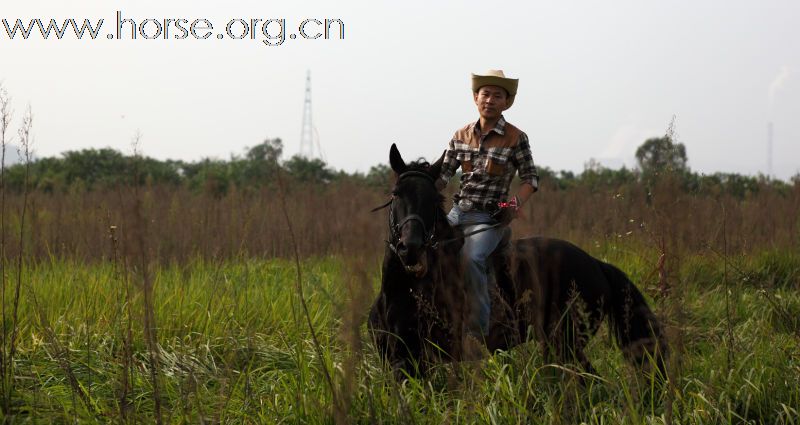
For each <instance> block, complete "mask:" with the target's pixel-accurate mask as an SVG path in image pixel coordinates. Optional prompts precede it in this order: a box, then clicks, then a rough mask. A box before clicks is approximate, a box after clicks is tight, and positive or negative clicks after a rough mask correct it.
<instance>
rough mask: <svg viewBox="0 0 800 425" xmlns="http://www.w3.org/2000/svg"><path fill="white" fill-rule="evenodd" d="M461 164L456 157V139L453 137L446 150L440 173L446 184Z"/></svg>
mask: <svg viewBox="0 0 800 425" xmlns="http://www.w3.org/2000/svg"><path fill="white" fill-rule="evenodd" d="M460 165H461V164H459V163H458V159H456V147H455V140H454V139H451V140H450V144H449V145H448V146H447V150H446V151H445V152H444V161H442V172H441V174H439V178H441V179H442V180H444V183H445V185H446V184H447V183H449V182H450V178H452V177H453V175H454V174H455V173H456V170H458V167H459V166H460Z"/></svg>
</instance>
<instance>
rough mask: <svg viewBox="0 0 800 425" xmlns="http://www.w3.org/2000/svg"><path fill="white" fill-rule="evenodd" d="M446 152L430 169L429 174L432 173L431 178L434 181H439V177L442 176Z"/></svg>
mask: <svg viewBox="0 0 800 425" xmlns="http://www.w3.org/2000/svg"><path fill="white" fill-rule="evenodd" d="M445 152H447V151H443V152H442V156H440V157H439V159H437V160H436V162H434V163H433V164H431V167H430V168H429V169H428V173H430V175H431V177H433V179H434V180H436V179H438V178H439V175H440V174H442V163H443V162H444V154H445Z"/></svg>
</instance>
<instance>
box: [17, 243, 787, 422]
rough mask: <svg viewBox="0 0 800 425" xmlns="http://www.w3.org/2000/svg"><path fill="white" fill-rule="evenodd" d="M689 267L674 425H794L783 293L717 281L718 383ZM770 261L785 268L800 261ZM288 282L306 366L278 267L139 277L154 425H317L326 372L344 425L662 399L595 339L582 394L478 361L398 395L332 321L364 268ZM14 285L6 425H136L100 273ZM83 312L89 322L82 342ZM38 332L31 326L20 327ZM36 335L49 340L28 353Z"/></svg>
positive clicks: (85, 271)
mask: <svg viewBox="0 0 800 425" xmlns="http://www.w3.org/2000/svg"><path fill="white" fill-rule="evenodd" d="M594 253H595V254H597V255H605V256H606V257H607V258H609V259H611V260H613V261H615V262H616V263H617V264H620V266H621V267H623V268H624V269H628V270H631V271H632V273H633V274H639V275H641V274H644V273H645V272H646V270H645V268H643V267H642V265H641V264H638V265H637V263H636V261H635V260H633V261H632V260H631V259H632V257H631V256H630V254H629V253H626V252H624V251H620V250H618V249H616V248H614V247H612V246H610V245H602V246H601V247H600V249H596V250H595V252H594ZM691 258H692V260H693V261H687V262H685V263H684V266H683V267H684V269H683V270H681V271H680V275H681V276H682V277H684V278H686V279H687V282H691V281H694V282H698V283H687V284H686V285H685V286H684V287H683V290H684V296H683V300H684V303H685V309H686V311H685V314H686V320H685V323H684V324H683V327H684V329H683V332H684V344H685V347H684V350H683V351H684V357H683V359H682V363H683V366H682V369H683V370H682V373H681V374H680V376H679V378H678V379H677V380H676V382H675V383H674V385H675V387H676V389H677V392H676V395H675V399H674V408H673V415H674V419H675V420H674V422H675V423H710V422H711V423H718V422H723V423H728V422H738V421H742V422H744V421H752V422H755V423H787V424H788V423H797V422H798V412H797V410H796V409H797V406H798V405H800V338H798V336H797V334H796V332H797V323H796V322H795V323H786V322H784V321H783V317H784V316H783V315H782V314H783V310H786V311H791V312H794V313H797V312H800V295H798V292H797V289H796V287H794V288H787V287H781V288H775V289H774V290H773V291H772V292H771V296H772V297H773V301H774V302H776V303H777V305H773V304H772V303H770V302H766V301H765V298H764V295H763V293H762V291H761V289H760V287H759V285H760V284H761V283H762V282H753V281H752V280H750V278H747V277H748V276H755V275H758V273H760V272H761V271H762V270H761V268H762V264H761V263H760V262H759V261H756V260H753V259H750V260H746V261H743V262H742V263H740V264H739V267H740V268H741V269H742V270H743V272H745V273H746V275H742V276H739V277H735V278H732V282H731V285H732V286H736V289H737V292H736V293H737V294H739V296H738V297H737V298H736V299H734V300H732V303H731V307H732V309H731V314H733V315H734V317H735V320H734V321H733V327H732V331H733V332H734V334H735V341H736V343H737V345H738V346H737V348H736V350H737V352H738V353H739V354H740V357H739V358H738V361H737V362H736V364H735V368H733V369H732V370H729V369H728V368H727V366H726V357H727V353H726V350H724V349H723V350H720V349H719V348H720V347H721V346H723V344H724V340H725V339H726V334H727V332H728V330H727V329H726V325H725V322H726V308H725V298H724V294H723V293H722V292H723V287H722V286H721V285H708V284H707V283H703V282H709V281H711V282H717V283H721V281H719V280H718V279H719V276H720V275H721V274H722V273H724V271H723V267H724V266H723V265H722V264H721V263H720V262H719V261H709V260H708V259H706V258H703V257H691ZM695 259H696V260H695ZM787 261H790V262H791V264H793V267H794V268H795V269H797V268H800V256H798V255H792V256H790V260H787ZM301 265H302V267H303V270H304V276H305V280H306V282H307V283H308V285H307V291H306V292H305V296H306V298H307V305H308V309H309V319H310V320H311V324H312V326H313V328H314V329H316V330H317V331H318V338H319V342H320V344H319V347H320V348H321V350H322V352H321V353H320V352H318V351H317V349H315V345H314V344H313V342H312V339H311V335H310V330H309V328H308V327H307V326H305V325H304V324H303V323H302V322H300V323H296V322H295V320H294V319H293V317H292V311H291V308H292V307H291V306H292V305H293V304H294V305H296V304H297V302H298V301H299V300H298V298H297V297H298V294H297V291H296V290H295V287H294V283H293V281H294V280H295V273H296V271H295V265H294V264H293V262H291V261H285V260H257V259H239V260H232V261H225V262H207V261H204V260H202V259H200V258H196V259H194V260H192V261H190V262H188V263H187V264H185V265H177V264H175V265H171V266H164V267H158V268H156V269H155V270H154V276H153V279H154V294H153V298H154V300H155V304H154V314H155V316H156V317H157V323H159V333H158V344H157V347H158V357H159V359H160V361H159V362H158V363H157V364H158V367H159V368H160V373H161V376H162V377H163V379H162V384H163V395H162V401H163V403H164V406H163V407H164V408H163V413H164V421H165V422H172V423H198V422H202V421H212V422H216V421H233V422H261V423H281V422H284V423H287V422H288V423H293V422H311V423H327V422H331V421H333V418H334V407H335V403H334V401H333V398H332V392H331V390H330V387H329V385H328V384H327V383H326V380H325V378H324V376H325V372H324V370H325V368H327V369H328V370H330V371H332V373H333V376H332V379H333V380H334V382H335V383H336V385H337V389H338V390H339V393H340V394H346V397H347V400H348V402H347V404H343V403H341V402H340V405H344V406H346V410H345V418H347V419H348V420H349V421H352V422H377V423H409V421H410V420H413V421H414V422H417V423H441V422H442V421H444V422H455V423H475V422H479V423H492V422H500V423H530V422H541V421H543V422H556V423H578V422H587V423H609V422H611V423H642V422H646V423H664V422H665V403H664V400H665V399H666V397H668V393H667V390H664V389H663V388H660V387H658V386H657V385H655V386H654V385H653V382H651V381H649V380H647V379H646V378H645V377H643V376H641V375H639V374H638V373H635V372H634V371H633V370H632V369H631V368H630V366H628V365H627V364H626V363H625V362H624V361H623V359H622V356H621V354H620V353H619V351H618V350H616V349H615V348H613V347H612V346H611V343H610V339H611V338H610V336H609V335H608V334H607V330H606V329H605V328H604V329H603V330H601V335H600V336H599V337H598V338H595V339H593V340H592V342H591V343H590V346H589V348H588V354H589V356H590V358H591V359H592V360H593V363H594V365H595V367H596V369H597V371H598V376H599V377H598V378H596V379H589V380H588V382H587V383H586V384H585V385H584V386H581V385H580V384H578V381H576V380H574V379H570V378H569V377H570V376H573V375H574V374H575V373H577V372H568V373H566V374H565V373H563V372H564V371H563V370H562V369H560V367H557V366H555V365H549V364H544V363H543V361H542V358H541V356H540V355H539V352H538V350H537V348H536V347H535V346H532V345H523V346H521V347H519V348H517V349H514V350H512V351H510V352H507V353H501V354H498V355H496V356H494V357H492V358H490V359H488V360H487V361H485V362H483V363H482V365H481V367H480V368H479V369H478V373H476V374H470V373H467V374H460V373H458V369H459V367H458V366H454V365H443V366H441V367H440V368H438V369H437V370H435V371H434V373H433V375H432V377H431V378H430V379H428V380H411V381H407V382H404V383H400V384H398V383H396V382H395V381H394V377H393V374H392V373H391V371H388V370H386V369H385V367H384V366H383V365H382V364H381V362H380V361H379V359H378V358H377V355H376V353H375V351H374V349H373V348H372V347H371V345H370V343H369V341H367V340H366V335H365V331H364V329H363V327H362V326H358V325H357V324H359V323H361V321H360V320H355V321H354V320H353V318H352V315H355V316H362V318H363V314H365V310H359V311H349V310H348V309H349V306H350V305H352V303H353V302H354V300H352V299H351V298H350V297H351V296H352V292H351V290H352V288H351V286H352V285H363V284H364V282H374V281H375V280H376V278H377V273H378V267H377V265H376V264H373V265H372V266H367V268H366V269H364V270H363V271H362V273H363V272H366V273H367V275H368V277H366V279H365V278H364V277H363V276H362V277H359V276H357V275H354V274H353V273H352V271H353V269H352V266H351V265H348V260H347V259H344V258H339V257H330V258H320V259H316V260H306V261H303V262H302V264H301ZM690 278H691V279H690ZM30 282H31V294H30V295H31V296H32V297H35V298H36V300H37V303H38V304H39V305H41V306H48V308H47V309H43V310H42V311H40V312H39V313H37V312H36V311H34V310H35V308H34V306H33V305H31V304H30V303H23V304H21V305H20V317H21V318H22V320H21V321H20V340H19V349H18V355H17V368H16V370H17V372H16V376H15V380H16V384H17V388H18V391H17V395H16V399H15V400H16V403H17V406H18V407H17V410H16V411H15V413H14V415H15V416H14V418H16V419H19V420H21V419H23V418H31V417H33V415H36V417H39V418H50V419H49V420H54V421H70V420H73V419H84V420H103V421H106V420H127V421H133V422H141V421H150V420H152V419H153V418H154V417H155V412H156V410H155V409H156V406H155V402H154V399H153V397H152V395H153V391H154V387H153V385H152V380H151V379H150V377H151V370H150V368H151V367H152V366H151V365H152V364H153V363H151V362H150V361H149V360H148V356H149V355H148V351H149V349H148V344H147V342H146V337H145V335H144V333H145V328H141V327H140V328H134V329H132V333H133V338H132V344H131V347H130V349H131V350H132V367H131V370H130V379H131V380H132V385H131V388H130V390H129V391H130V393H129V398H128V400H129V403H130V410H129V411H128V413H127V417H121V416H120V406H119V403H120V399H119V398H118V397H117V394H118V385H119V359H120V357H121V355H120V352H121V351H123V350H124V349H125V343H124V341H123V338H121V337H120V336H121V335H125V333H126V332H127V331H126V329H125V323H124V322H123V321H120V320H119V315H120V306H121V305H122V304H124V302H125V300H124V298H123V299H122V300H121V299H120V297H119V292H120V291H119V288H118V285H117V283H118V277H117V276H116V271H115V269H114V266H113V265H111V264H95V265H87V264H85V263H83V262H77V261H64V260H57V259H53V260H51V261H49V262H41V263H39V264H37V265H36V266H35V267H33V268H32V269H31V270H30ZM368 285H369V283H368ZM370 286H371V285H370ZM368 289H369V288H368ZM81 294H87V295H84V296H82V295H81ZM89 294H90V295H89ZM362 306H363V305H362ZM130 307H131V310H132V311H133V312H136V313H135V315H137V316H139V317H138V320H141V315H143V314H144V311H145V303H144V297H143V294H142V293H141V292H136V293H134V295H133V297H132V298H131V306H130ZM86 312H91V314H90V316H91V317H92V318H93V323H91V324H90V325H89V326H87V321H86ZM39 314H42V315H43V316H44V317H43V320H35V318H36V317H37V315H39ZM45 322H47V323H49V324H50V327H51V329H52V335H53V338H55V340H52V339H51V338H49V337H47V336H46V335H43V334H44V330H45V329H46V328H45V327H43V325H42V323H45ZM354 322H355V323H354ZM348 327H349V328H348ZM353 332H355V333H353ZM345 334H349V335H350V336H351V337H350V338H351V339H350V340H348V339H346V338H342V337H341V336H342V335H345ZM353 338H355V340H357V341H358V342H357V344H354V341H353ZM59 345H60V346H62V347H59ZM87 351H91V357H88V356H87V355H86V352H87ZM355 351H358V352H359V354H358V355H357V356H354V355H353V354H354V352H355ZM59 358H61V359H64V360H65V361H68V363H69V364H70V367H71V369H72V370H73V373H74V377H75V379H76V380H77V383H78V385H79V387H81V388H84V389H85V392H86V394H87V395H90V398H89V400H88V403H81V402H80V400H79V399H78V402H77V403H76V402H75V400H74V399H75V394H74V389H73V387H72V384H71V383H70V378H69V377H68V376H67V375H66V374H65V371H64V369H63V367H61V366H60V365H59V362H58V361H57V360H58V359H59ZM89 359H90V360H89ZM565 376H566V378H565ZM635 418H638V419H635Z"/></svg>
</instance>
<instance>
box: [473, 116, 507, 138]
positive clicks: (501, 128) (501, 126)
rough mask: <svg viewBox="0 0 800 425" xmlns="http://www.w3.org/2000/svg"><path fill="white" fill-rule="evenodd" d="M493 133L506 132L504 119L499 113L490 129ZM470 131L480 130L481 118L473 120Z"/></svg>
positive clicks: (502, 134)
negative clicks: (497, 118)
mask: <svg viewBox="0 0 800 425" xmlns="http://www.w3.org/2000/svg"><path fill="white" fill-rule="evenodd" d="M492 130H493V131H494V132H495V133H497V134H499V135H501V136H504V135H505V134H506V119H505V117H503V116H502V115H500V119H499V120H497V124H495V126H494V128H493V129H492ZM472 131H474V132H476V133H480V132H481V120H478V121H475V124H473V125H472Z"/></svg>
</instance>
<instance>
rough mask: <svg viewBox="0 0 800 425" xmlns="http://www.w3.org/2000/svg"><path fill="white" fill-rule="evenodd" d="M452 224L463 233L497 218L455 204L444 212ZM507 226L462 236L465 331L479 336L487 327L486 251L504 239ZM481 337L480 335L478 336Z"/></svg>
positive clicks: (481, 227) (488, 299) (487, 253)
mask: <svg viewBox="0 0 800 425" xmlns="http://www.w3.org/2000/svg"><path fill="white" fill-rule="evenodd" d="M447 221H449V222H450V225H452V226H460V227H461V229H462V230H463V231H464V233H469V232H473V231H475V230H480V229H483V228H486V227H489V226H491V225H492V224H494V223H496V221H495V220H494V219H493V218H492V217H491V215H489V213H487V212H483V211H466V212H465V211H461V209H460V208H459V207H458V206H457V205H453V208H452V209H451V210H450V212H449V213H448V214H447ZM506 229H507V228H506V227H496V228H494V229H490V230H486V231H484V232H481V233H478V234H476V235H472V236H468V237H466V238H464V246H463V247H462V248H461V258H462V261H463V263H464V267H465V271H466V273H465V276H464V283H465V285H464V288H465V290H466V292H467V301H468V302H470V304H471V305H470V306H469V307H470V309H469V311H470V312H471V313H470V315H469V317H468V318H467V323H466V325H467V332H468V333H470V334H472V335H473V336H476V337H480V336H481V334H483V335H486V334H487V333H488V331H489V316H490V310H491V299H490V298H489V278H488V276H487V272H488V270H489V268H488V259H489V255H491V254H492V252H493V251H494V250H495V248H497V245H498V244H499V243H500V241H501V240H502V239H503V235H504V232H505V231H506ZM479 339H480V338H479Z"/></svg>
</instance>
